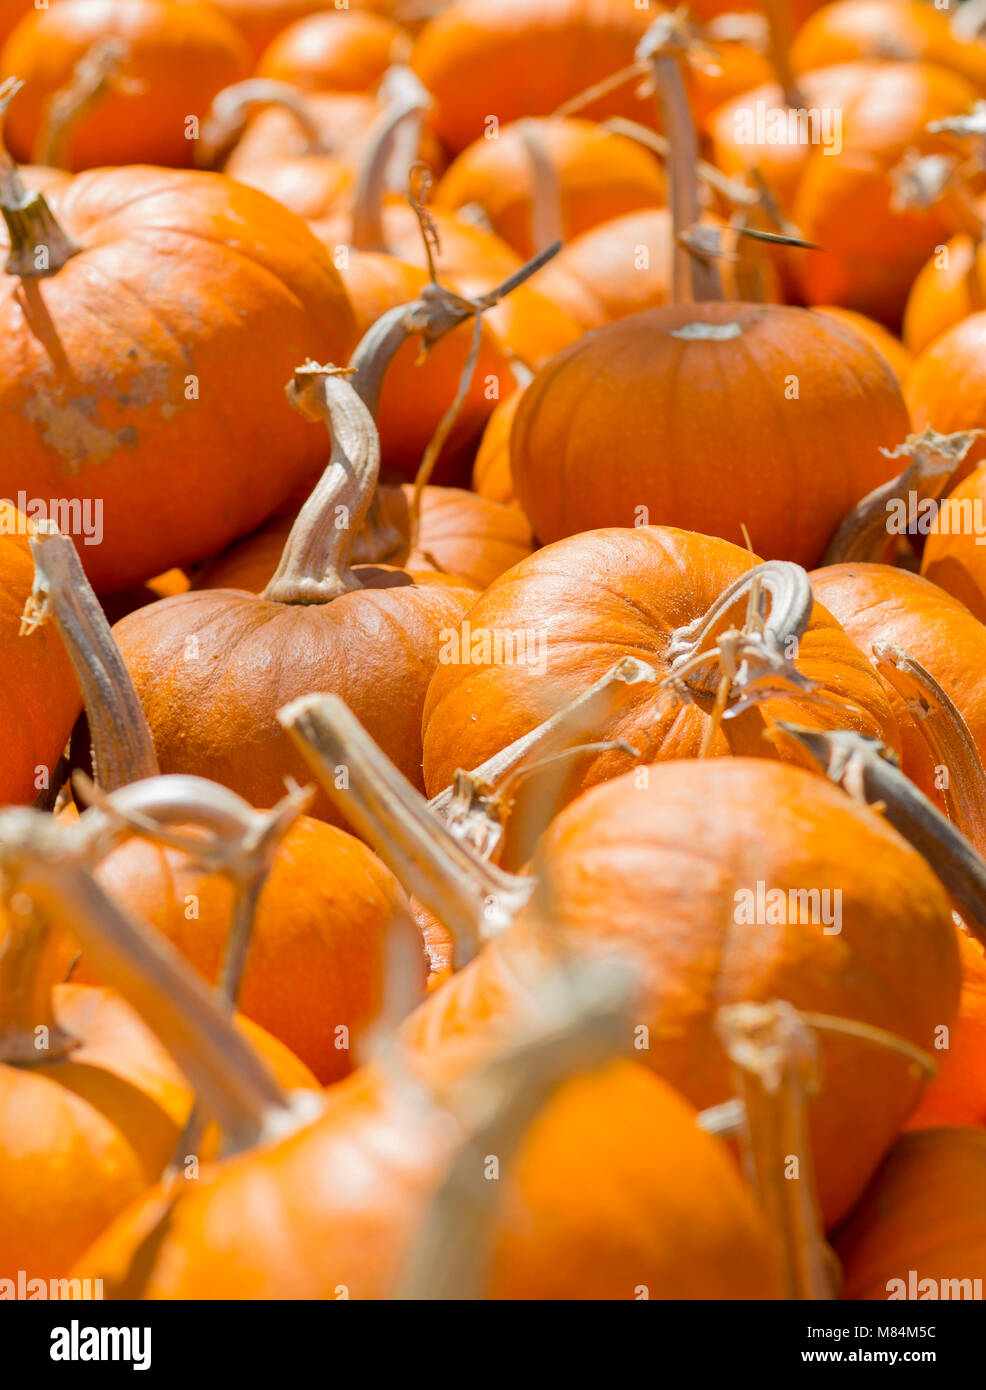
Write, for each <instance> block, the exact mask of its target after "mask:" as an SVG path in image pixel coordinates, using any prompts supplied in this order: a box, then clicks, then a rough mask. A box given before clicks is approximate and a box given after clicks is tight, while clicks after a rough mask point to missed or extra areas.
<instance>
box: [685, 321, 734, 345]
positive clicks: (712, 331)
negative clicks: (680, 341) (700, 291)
mask: <svg viewBox="0 0 986 1390" xmlns="http://www.w3.org/2000/svg"><path fill="white" fill-rule="evenodd" d="M669 331H670V333H671V337H672V338H684V339H685V341H686V342H692V341H696V340H702V339H705V340H706V341H709V342H720V343H721V342H725V341H726V339H727V338H738V337H739V336H740V334H741V333H742V332H743V325H742V324H740V323H686V324H683V325H682V327H681V328H672V329H670V330H669Z"/></svg>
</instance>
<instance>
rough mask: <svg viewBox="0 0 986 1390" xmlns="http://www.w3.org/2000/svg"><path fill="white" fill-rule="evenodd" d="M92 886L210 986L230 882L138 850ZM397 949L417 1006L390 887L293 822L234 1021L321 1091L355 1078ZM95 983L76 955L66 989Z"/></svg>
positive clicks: (355, 844)
mask: <svg viewBox="0 0 986 1390" xmlns="http://www.w3.org/2000/svg"><path fill="white" fill-rule="evenodd" d="M96 877H97V879H98V881H99V882H100V883H101V884H102V886H103V887H104V888H105V889H106V891H107V892H108V893H109V894H110V895H111V897H112V898H113V899H114V900H115V901H116V902H117V903H119V904H120V905H121V906H122V907H124V908H125V909H126V910H127V911H128V912H130V913H131V915H132V916H134V917H136V919H137V920H138V921H141V922H147V923H149V924H150V925H152V926H154V927H155V928H157V930H158V931H160V932H161V933H162V934H163V935H164V936H165V937H167V939H168V940H169V941H170V942H171V944H172V945H173V946H174V947H175V948H176V949H177V950H178V951H179V952H180V953H181V955H182V956H184V958H185V959H186V960H187V961H188V962H189V963H190V964H191V965H192V966H193V967H194V968H195V970H196V972H197V973H198V974H199V975H201V976H202V977H203V979H205V980H207V981H208V982H209V983H210V984H216V983H218V980H219V974H220V969H221V964H222V957H223V952H224V949H225V944H226V940H227V937H228V935H229V930H230V926H231V923H232V902H233V893H232V886H231V884H230V883H229V881H228V880H227V879H225V878H224V877H222V876H221V875H218V874H205V873H202V872H201V871H200V870H197V869H196V868H195V867H194V866H192V865H191V864H189V862H188V861H187V859H186V858H185V856H184V855H182V854H181V853H180V852H178V851H176V850H171V849H167V848H164V847H159V846H157V845H153V844H150V843H148V842H147V841H144V840H131V841H128V842H127V843H126V844H125V845H123V846H121V848H119V849H117V850H114V851H113V853H112V854H110V855H108V856H107V858H106V859H104V860H103V862H102V863H101V864H100V866H99V869H98V871H97V873H96ZM190 897H194V899H195V900H196V909H197V913H198V915H197V916H196V917H194V918H192V919H189V918H188V917H187V916H186V909H187V905H188V903H189V899H190ZM398 949H399V950H400V952H401V956H400V959H401V962H402V972H403V973H402V987H406V988H407V990H408V992H409V994H411V995H412V996H413V993H414V992H415V991H416V992H417V993H418V995H419V996H421V997H423V996H424V992H425V982H426V976H427V967H426V961H425V954H424V947H423V945H422V942H421V938H420V935H419V933H418V930H417V928H416V926H415V925H414V923H413V921H412V919H411V917H410V915H409V913H408V908H407V902H406V899H405V897H404V894H403V893H402V891H401V889H400V887H399V886H398V884H397V880H396V879H395V878H394V877H393V875H392V874H391V873H390V871H389V870H388V869H387V868H386V867H385V866H384V865H383V864H382V863H381V861H380V860H379V859H377V857H376V855H374V854H373V853H371V851H370V850H368V849H367V848H366V846H365V845H363V844H362V843H361V842H360V841H359V840H356V839H354V838H353V837H352V836H351V835H347V834H346V833H345V831H342V830H337V829H336V828H335V827H334V826H330V825H323V824H322V823H321V822H319V821H315V820H312V819H311V818H310V817H308V816H303V817H300V818H299V819H298V820H297V821H296V822H295V823H294V824H293V825H292V826H291V828H290V829H289V830H288V832H287V834H286V836H285V837H284V841H283V843H282V844H281V845H280V847H279V849H278V851H277V855H276V858H275V860H274V864H273V868H272V870H271V874H270V877H269V878H268V879H267V881H266V883H265V884H264V887H263V889H262V891H261V894H260V899H259V902H258V904H257V910H256V913H255V916H254V923H253V932H252V935H251V945H250V954H249V956H248V958H247V965H246V970H245V972H244V976H243V984H242V989H241V991H240V996H239V1008H240V1011H241V1012H242V1013H243V1014H244V1015H245V1016H246V1017H247V1018H249V1019H252V1020H253V1021H254V1022H255V1023H257V1024H259V1025H260V1027H261V1028H263V1029H264V1031H265V1032H267V1033H269V1034H271V1035H272V1036H273V1037H275V1038H278V1039H279V1040H280V1041H281V1042H282V1043H284V1044H285V1046H286V1047H287V1048H288V1049H290V1051H291V1053H292V1054H293V1055H294V1056H296V1057H298V1058H299V1059H300V1060H301V1061H302V1062H303V1063H305V1065H306V1066H307V1067H309V1068H311V1071H312V1072H313V1073H314V1075H315V1076H316V1077H317V1078H318V1081H319V1082H320V1083H321V1084H322V1085H329V1083H330V1082H333V1081H338V1080H339V1079H340V1078H341V1077H343V1076H346V1075H348V1074H349V1072H350V1071H351V1070H352V1069H353V1066H354V1060H353V1059H354V1052H355V1051H356V1050H357V1049H358V1048H359V1046H360V1044H361V1043H362V1042H363V1041H365V1038H366V1036H367V1033H368V1030H369V1029H370V1028H371V1027H372V1025H373V1023H374V1022H375V1021H376V1019H377V1017H378V1015H379V1013H380V1009H381V1006H382V1003H383V991H384V977H385V971H386V961H387V952H388V951H390V950H395V951H396V950H398ZM94 978H95V977H94V976H93V975H92V974H91V972H89V971H88V970H87V968H86V961H85V956H84V955H83V958H82V960H81V961H80V964H79V966H78V967H77V969H76V972H75V973H74V975H73V979H74V980H77V981H79V983H85V982H89V981H91V980H93V979H94ZM339 1029H345V1030H346V1034H345V1035H343V1034H340V1032H339Z"/></svg>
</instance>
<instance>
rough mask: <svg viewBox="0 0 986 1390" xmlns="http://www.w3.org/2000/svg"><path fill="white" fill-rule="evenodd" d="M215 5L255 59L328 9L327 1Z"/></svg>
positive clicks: (218, 1)
mask: <svg viewBox="0 0 986 1390" xmlns="http://www.w3.org/2000/svg"><path fill="white" fill-rule="evenodd" d="M211 3H212V7H213V8H214V9H218V10H222V12H223V13H224V14H225V15H226V16H227V18H228V19H229V20H230V21H231V22H232V23H233V24H234V25H235V26H236V28H237V29H238V30H239V31H240V33H241V34H242V35H243V37H244V39H245V40H246V42H247V45H248V46H249V49H250V52H251V53H252V54H253V56H254V58H255V59H257V58H259V57H260V56H261V54H262V53H263V52H264V50H265V49H266V48H267V47H268V45H269V44H271V43H273V41H274V40H275V39H276V38H277V36H278V34H280V33H283V31H284V30H285V29H286V28H287V26H288V25H289V24H297V23H298V22H299V21H300V20H303V19H307V18H309V16H311V15H316V14H319V13H320V12H321V11H322V10H324V9H325V0H211ZM349 3H350V4H352V5H353V6H354V7H356V6H359V7H360V8H364V7H363V6H360V0H349Z"/></svg>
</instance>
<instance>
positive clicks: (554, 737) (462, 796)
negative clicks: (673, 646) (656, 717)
mask: <svg viewBox="0 0 986 1390" xmlns="http://www.w3.org/2000/svg"><path fill="white" fill-rule="evenodd" d="M656 679H657V672H656V671H655V670H654V668H653V666H648V665H647V663H646V662H643V661H638V660H637V658H636V657H632V656H628V657H624V658H623V660H622V661H618V662H617V663H616V665H615V666H613V667H611V669H610V670H609V671H607V672H606V674H605V675H604V676H601V677H600V679H599V680H597V681H596V682H595V684H593V685H591V686H590V687H589V688H588V690H584V691H583V692H582V694H581V695H577V696H576V697H575V699H574V700H572V701H571V702H570V703H569V704H567V705H565V706H563V708H562V709H560V710H558V711H557V713H555V714H553V715H551V716H550V718H548V719H546V720H544V722H543V723H541V724H538V725H537V726H536V727H535V728H533V729H531V731H530V732H529V733H526V734H522V735H521V737H520V738H518V739H515V740H514V742H513V743H511V744H508V745H507V747H506V748H503V749H501V750H500V752H499V753H495V754H494V755H493V757H492V758H489V759H488V760H487V761H486V762H485V763H482V764H481V765H480V766H479V767H477V768H474V769H473V771H472V772H465V771H463V770H461V769H460V770H458V771H457V772H456V774H455V781H454V782H453V784H452V786H450V787H446V788H445V790H444V791H442V792H439V793H438V795H437V796H434V797H432V799H431V801H430V802H429V803H428V805H429V807H430V808H431V810H432V811H433V812H434V813H435V815H437V816H438V818H439V819H440V820H441V821H442V822H443V823H444V824H446V825H447V826H448V827H449V829H450V830H451V832H452V834H453V835H455V836H457V837H458V838H460V839H464V840H465V841H466V843H468V844H471V845H472V847H473V848H474V849H475V850H476V851H477V853H480V854H482V855H483V857H484V858H488V857H489V855H490V854H491V853H492V851H493V849H495V847H496V845H497V843H498V842H499V839H500V837H501V835H502V830H503V825H502V806H503V804H504V802H505V801H507V800H509V790H510V788H511V787H512V786H513V785H514V784H515V782H516V780H517V779H518V778H521V777H524V776H526V775H528V774H529V773H530V772H531V771H532V770H534V769H535V768H537V767H538V766H539V765H543V763H544V761H545V759H548V758H550V757H552V756H553V755H554V754H557V753H559V752H562V751H563V750H573V746H574V745H577V744H579V743H580V742H581V740H582V739H583V738H585V736H586V735H587V734H589V733H591V732H592V731H593V730H595V729H596V728H598V726H599V725H600V724H601V723H604V722H606V721H608V720H609V719H611V718H612V716H613V714H614V713H615V712H616V710H617V709H619V708H620V706H621V705H623V704H624V703H625V702H626V700H627V699H629V698H631V697H632V695H633V694H635V693H636V692H637V687H638V686H639V685H641V684H651V683H653V682H654V681H656Z"/></svg>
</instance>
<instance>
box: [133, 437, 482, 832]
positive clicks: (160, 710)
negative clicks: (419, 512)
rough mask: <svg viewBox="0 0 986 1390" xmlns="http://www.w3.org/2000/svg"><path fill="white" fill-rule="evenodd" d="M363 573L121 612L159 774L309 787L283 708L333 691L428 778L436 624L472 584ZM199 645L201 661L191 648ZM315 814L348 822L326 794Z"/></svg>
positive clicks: (267, 797) (244, 785) (251, 792)
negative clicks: (295, 596)
mask: <svg viewBox="0 0 986 1390" xmlns="http://www.w3.org/2000/svg"><path fill="white" fill-rule="evenodd" d="M323 438H324V436H323ZM354 572H355V573H356V574H357V575H358V577H359V578H360V579H361V581H362V582H363V583H364V584H373V585H375V586H378V587H372V588H370V587H367V588H364V589H361V590H357V591H355V592H353V593H344V594H341V595H340V596H339V597H338V598H335V599H333V600H332V602H331V603H325V604H307V605H305V604H284V603H274V602H270V601H268V600H266V599H263V598H260V597H258V596H256V595H254V594H247V593H244V592H242V591H239V590H232V589H207V590H200V591H197V592H191V593H188V594H179V595H177V596H176V597H174V598H167V599H162V600H161V601H160V602H158V603H152V604H149V605H148V606H147V607H146V608H140V609H138V610H137V611H136V612H135V613H131V614H129V615H128V616H127V617H125V618H124V619H123V620H122V621H121V622H119V623H117V625H116V627H115V628H114V630H113V631H114V635H115V636H116V640H117V642H118V644H119V646H120V650H121V651H122V653H123V657H124V660H125V661H126V663H127V666H128V667H129V669H130V674H131V676H132V677H133V680H134V684H135V686H136V688H137V694H138V696H139V697H140V702H141V704H142V706H143V708H144V712H145V714H146V716H147V720H148V723H149V724H150V727H151V733H152V734H153V737H154V746H155V749H156V751H157V755H158V761H159V763H160V766H161V771H162V772H191V773H195V774H197V775H198V776H200V777H208V778H211V779H212V780H213V781H214V782H221V783H222V784H223V785H225V786H227V787H231V788H232V790H233V791H235V792H238V793H239V794H240V795H241V796H242V797H243V798H244V799H245V800H246V801H249V802H250V803H251V804H252V805H254V806H272V805H274V803H275V802H276V801H277V800H278V798H279V797H280V796H281V795H283V790H284V777H285V776H292V777H294V778H295V780H296V781H297V782H298V783H299V784H300V785H305V784H307V782H308V781H309V780H310V778H309V775H308V773H307V771H306V764H305V762H304V760H303V759H302V758H301V756H300V754H298V753H296V752H295V751H294V748H293V747H292V745H291V743H290V741H289V740H288V737H287V735H286V734H285V733H284V732H283V730H282V729H281V726H280V725H279V723H278V722H277V717H276V716H277V711H278V710H279V709H280V708H281V707H282V706H283V705H285V704H286V703H287V702H288V701H290V700H292V699H295V698H297V697H299V696H301V695H308V694H311V692H312V691H313V690H330V691H335V692H336V693H337V694H338V695H340V696H341V697H342V699H344V700H345V701H346V703H347V704H348V705H349V707H350V708H351V709H352V711H353V713H354V714H355V715H356V717H357V718H358V719H359V720H360V722H361V723H362V724H364V725H365V727H366V728H367V730H368V731H369V733H370V734H371V736H372V737H373V738H374V739H375V740H376V741H377V742H378V743H379V744H380V746H381V747H382V748H384V749H385V751H386V752H387V755H388V757H390V758H391V759H392V760H393V761H394V762H395V763H396V764H397V766H398V767H399V768H400V769H401V771H402V772H403V773H404V775H405V776H406V777H408V778H409V779H410V781H411V782H413V783H414V784H415V786H419V787H420V785H421V710H422V706H423V704H424V697H425V690H426V689H427V685H428V681H429V679H430V677H431V673H432V670H433V668H434V664H435V660H436V658H437V654H438V645H439V640H440V639H439V634H440V632H441V631H442V630H443V629H445V628H457V627H458V625H459V623H460V622H461V621H462V619H463V618H464V617H465V615H466V613H467V612H468V610H469V608H470V607H471V606H472V604H473V602H474V601H475V597H476V596H475V592H474V591H473V590H467V589H455V588H452V587H451V585H449V584H447V583H443V582H438V583H427V582H421V583H415V582H414V580H413V579H412V577H411V576H410V575H408V574H406V573H405V572H404V571H402V570H386V569H384V568H380V569H376V570H374V569H373V568H372V567H359V568H357V569H356V570H355V571H354ZM424 578H425V579H427V576H424ZM189 643H191V650H194V651H198V653H199V658H198V659H197V660H191V661H190V660H188V659H187V657H186V655H185V652H186V651H187V650H188V649H189V646H188V644H189ZM311 812H312V814H313V815H314V816H316V817H317V818H318V819H320V820H327V821H329V822H330V823H331V824H339V823H340V818H339V816H338V815H337V813H336V812H335V810H334V809H333V807H332V804H331V802H330V801H329V798H328V796H327V795H325V793H320V794H319V796H318V797H317V798H316V800H315V802H314V803H313V805H312V808H311Z"/></svg>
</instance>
